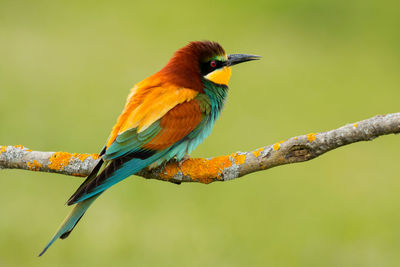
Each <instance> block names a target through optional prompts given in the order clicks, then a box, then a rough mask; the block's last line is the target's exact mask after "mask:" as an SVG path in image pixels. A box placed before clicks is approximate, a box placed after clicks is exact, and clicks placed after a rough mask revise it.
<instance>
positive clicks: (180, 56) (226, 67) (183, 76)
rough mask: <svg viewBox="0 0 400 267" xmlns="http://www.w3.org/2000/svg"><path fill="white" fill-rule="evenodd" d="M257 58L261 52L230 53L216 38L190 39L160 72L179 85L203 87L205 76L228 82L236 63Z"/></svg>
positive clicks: (220, 82) (199, 88) (220, 81)
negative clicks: (212, 39)
mask: <svg viewBox="0 0 400 267" xmlns="http://www.w3.org/2000/svg"><path fill="white" fill-rule="evenodd" d="M256 59H260V56H256V55H247V54H231V55H227V54H226V53H225V50H224V49H223V48H222V46H221V45H220V44H218V43H217V42H210V41H202V42H199V41H197V42H190V43H189V44H188V45H186V46H184V47H182V48H181V49H179V50H178V51H176V52H175V54H174V55H173V57H172V58H171V59H170V61H169V62H168V64H167V65H166V66H165V67H164V68H163V69H162V70H161V71H160V73H161V74H163V76H164V77H168V80H169V81H170V82H171V83H174V84H175V85H177V86H182V87H185V88H191V89H195V90H198V91H202V90H203V87H204V86H203V82H202V81H203V79H207V80H209V81H211V82H213V83H216V84H221V85H225V86H228V83H229V79H230V77H231V67H232V66H233V65H236V64H239V63H243V62H246V61H251V60H256Z"/></svg>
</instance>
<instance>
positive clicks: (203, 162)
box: [160, 156, 232, 184]
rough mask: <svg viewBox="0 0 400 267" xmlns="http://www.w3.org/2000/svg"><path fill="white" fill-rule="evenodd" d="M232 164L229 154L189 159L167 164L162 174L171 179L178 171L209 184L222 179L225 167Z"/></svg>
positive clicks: (163, 176)
mask: <svg viewBox="0 0 400 267" xmlns="http://www.w3.org/2000/svg"><path fill="white" fill-rule="evenodd" d="M230 166H232V161H231V160H230V159H229V156H221V157H216V158H213V159H187V160H185V161H184V162H182V163H181V165H180V166H179V163H177V162H174V163H170V164H167V165H166V166H165V168H164V170H163V172H162V173H161V174H160V176H161V178H163V179H164V180H171V179H172V178H174V177H175V176H176V175H177V174H178V172H181V173H182V174H183V175H184V176H187V177H193V178H192V179H193V181H196V182H200V183H203V184H208V183H211V182H212V181H214V180H215V179H217V180H220V179H221V174H222V172H223V170H224V169H226V168H228V167H230Z"/></svg>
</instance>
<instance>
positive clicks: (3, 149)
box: [0, 146, 7, 155]
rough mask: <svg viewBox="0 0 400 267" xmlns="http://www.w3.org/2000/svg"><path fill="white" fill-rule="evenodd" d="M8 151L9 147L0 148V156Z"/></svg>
mask: <svg viewBox="0 0 400 267" xmlns="http://www.w3.org/2000/svg"><path fill="white" fill-rule="evenodd" d="M6 150H7V146H0V155H1V153H3V152H6Z"/></svg>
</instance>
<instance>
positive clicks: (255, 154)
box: [252, 148, 263, 158]
mask: <svg viewBox="0 0 400 267" xmlns="http://www.w3.org/2000/svg"><path fill="white" fill-rule="evenodd" d="M261 151H263V148H259V149H256V150H254V151H253V152H252V153H253V155H254V156H255V157H256V158H258V157H259V156H260V155H261Z"/></svg>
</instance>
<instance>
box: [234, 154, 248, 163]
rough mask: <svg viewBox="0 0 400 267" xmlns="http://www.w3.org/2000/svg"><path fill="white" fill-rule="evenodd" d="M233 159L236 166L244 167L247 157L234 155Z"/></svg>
mask: <svg viewBox="0 0 400 267" xmlns="http://www.w3.org/2000/svg"><path fill="white" fill-rule="evenodd" d="M231 157H232V158H233V159H234V161H235V164H237V165H242V164H243V163H244V162H245V161H246V155H244V154H238V153H235V154H232V155H231Z"/></svg>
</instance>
